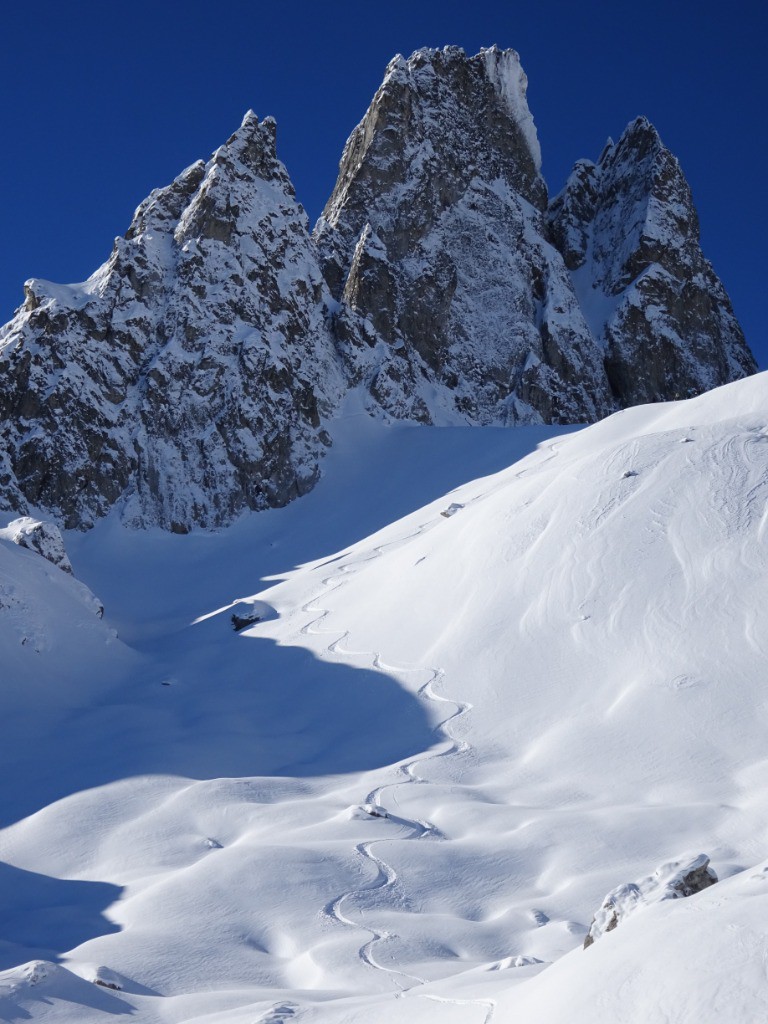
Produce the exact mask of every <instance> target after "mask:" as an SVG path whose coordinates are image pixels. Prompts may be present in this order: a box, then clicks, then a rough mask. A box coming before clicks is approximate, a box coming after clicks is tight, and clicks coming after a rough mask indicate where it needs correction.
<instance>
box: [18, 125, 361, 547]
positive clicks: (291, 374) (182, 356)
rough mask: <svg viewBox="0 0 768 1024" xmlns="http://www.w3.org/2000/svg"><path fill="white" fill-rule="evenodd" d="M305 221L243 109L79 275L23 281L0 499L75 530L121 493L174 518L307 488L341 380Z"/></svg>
mask: <svg viewBox="0 0 768 1024" xmlns="http://www.w3.org/2000/svg"><path fill="white" fill-rule="evenodd" d="M308 230H309V229H308V223H307V219H306V215H305V214H304V212H303V210H302V209H301V208H300V206H299V205H298V204H297V202H296V199H295V196H294V192H293V187H292V185H291V183H290V181H289V179H288V176H287V174H286V172H285V169H284V168H283V166H282V164H280V163H279V161H278V160H277V157H276V155H275V125H274V122H273V121H272V120H271V119H267V120H265V121H264V122H262V123H261V124H259V123H258V121H257V119H256V117H255V116H254V115H253V114H252V113H249V114H247V115H246V117H245V120H244V121H243V124H242V126H241V127H240V129H239V130H238V131H237V132H236V133H235V134H234V135H233V136H232V137H231V138H230V139H229V140H228V142H227V143H226V144H225V145H224V146H222V147H221V148H220V149H218V150H217V151H216V153H214V155H213V156H212V158H211V160H210V161H209V162H208V163H207V164H204V163H203V162H202V161H200V162H198V163H196V164H193V165H192V166H191V167H190V168H188V169H187V170H186V171H185V172H184V173H183V174H181V175H180V176H179V177H178V178H177V179H176V181H175V182H173V184H171V185H169V186H168V187H167V188H164V189H158V190H157V191H155V192H153V193H152V194H151V195H150V196H149V198H148V199H147V200H145V202H143V203H142V204H141V206H140V207H139V208H138V210H137V211H136V214H135V217H134V220H133V223H132V224H131V226H130V228H129V230H128V232H127V233H126V235H125V237H124V238H118V239H117V240H116V241H115V247H114V250H113V252H112V255H111V257H110V259H109V261H108V262H107V263H105V264H104V266H103V267H101V269H100V270H98V271H96V273H95V274H94V275H93V276H92V277H91V278H90V279H89V280H88V281H86V282H85V283H84V284H82V285H73V286H71V287H65V286H57V285H51V284H48V283H47V282H44V281H29V282H27V286H26V290H27V300H26V303H25V305H24V306H23V307H22V309H21V310H20V311H19V312H18V313H17V315H16V317H15V318H14V319H13V320H12V321H11V322H10V323H9V324H8V325H7V326H6V327H5V328H4V329H3V331H2V332H1V333H0V419H2V422H3V425H4V426H3V430H4V434H5V436H4V444H5V447H6V456H7V459H8V461H9V462H10V464H11V466H12V472H7V473H5V474H4V479H0V486H2V494H3V496H4V497H5V500H6V502H7V503H8V505H9V506H10V507H13V508H15V509H16V510H17V512H24V511H26V506H27V503H30V504H33V505H39V506H43V507H45V508H47V509H49V510H51V511H52V512H53V513H55V514H56V515H57V516H59V517H60V518H61V520H62V521H63V522H64V523H65V524H66V525H67V526H69V527H79V528H82V527H87V526H90V525H92V523H93V522H94V520H95V519H96V518H98V517H100V516H103V515H105V514H106V513H107V512H108V511H109V510H110V508H111V507H112V506H113V505H115V503H117V502H118V501H122V502H124V504H125V515H126V518H127V519H128V521H129V522H131V523H133V524H135V525H155V524H157V525H161V526H164V527H165V528H170V529H173V530H175V531H177V532H183V531H186V530H187V529H189V528H190V527H191V526H192V525H195V524H198V525H204V526H218V525H221V524H223V523H228V522H230V521H231V520H232V519H233V518H234V517H236V516H237V515H238V514H239V513H240V512H242V511H243V510H244V509H248V508H267V507H270V506H275V505H284V504H285V503H286V502H288V501H290V500H291V499H292V498H294V497H296V496H297V495H299V494H303V493H304V492H305V491H307V490H309V488H310V487H311V486H312V485H313V483H314V482H315V480H316V478H317V475H318V459H319V457H320V454H321V452H322V451H323V450H324V448H325V446H326V445H327V443H328V437H327V434H326V433H325V431H324V430H323V428H322V427H321V423H320V420H321V417H322V416H323V414H327V413H328V412H329V411H330V410H331V409H332V408H335V407H336V403H337V401H338V398H339V395H340V394H341V389H342V380H341V377H340V374H339V370H338V367H337V361H336V358H335V353H334V347H333V342H332V341H331V338H330V335H329V333H328V331H327V328H326V325H325V319H324V308H325V307H324V304H325V302H326V300H327V298H328V295H327V290H326V288H325V284H324V281H323V278H322V275H321V273H320V271H319V268H318V265H317V261H316V257H315V255H314V250H313V246H312V243H311V241H310V239H309V234H308ZM14 474H15V482H14Z"/></svg>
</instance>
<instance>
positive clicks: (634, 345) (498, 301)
mask: <svg viewBox="0 0 768 1024" xmlns="http://www.w3.org/2000/svg"><path fill="white" fill-rule="evenodd" d="M525 96H526V77H525V74H524V73H523V70H522V68H521V66H520V62H519V59H518V56H517V54H516V53H515V52H514V51H513V50H506V51H501V50H499V49H498V48H496V47H492V48H491V49H488V50H482V51H481V52H480V53H479V54H477V55H476V56H474V57H468V56H467V55H466V54H465V53H464V52H463V51H462V50H460V49H459V48H458V47H446V48H445V49H443V50H429V49H425V50H419V51H417V52H416V53H414V54H413V55H412V56H411V57H410V58H409V59H408V60H405V59H404V58H402V57H396V58H395V59H394V60H393V61H392V62H391V63H390V65H389V67H388V68H387V72H386V76H385V78H384V82H383V84H382V86H381V88H380V89H379V90H378V92H377V93H376V96H375V97H374V99H373V102H372V103H371V106H370V108H369V110H368V112H367V114H366V115H365V117H364V119H363V121H362V122H361V123H360V125H358V127H357V128H356V129H355V131H354V132H353V133H352V136H351V138H350V140H349V142H348V143H347V146H346V148H345V150H344V154H343V157H342V161H341V166H340V173H339V179H338V182H337V184H336V187H335V189H334V191H333V194H332V196H331V198H330V200H329V202H328V204H327V206H326V209H325V211H324V214H323V216H322V217H321V218H320V220H319V222H318V225H317V228H316V231H315V241H313V240H312V238H311V236H310V233H309V225H308V222H307V218H306V215H305V214H304V211H303V209H302V208H301V206H300V205H299V204H298V203H297V201H296V198H295V195H294V191H293V187H292V185H291V182H290V180H289V178H288V175H287V173H286V171H285V168H284V167H283V166H282V164H281V163H280V162H279V161H278V159H277V156H276V152H275V125H274V122H273V121H272V120H271V119H269V118H267V119H266V120H264V121H263V122H261V123H259V122H258V120H257V118H256V117H255V115H253V114H252V113H248V114H247V115H246V117H245V119H244V121H243V123H242V126H241V127H240V129H239V130H238V131H237V132H235V134H234V135H233V136H232V137H231V138H230V139H229V140H228V141H227V143H226V144H225V145H224V146H222V147H221V148H220V149H219V150H217V151H216V153H214V154H213V156H212V157H211V159H210V160H209V161H208V163H203V162H202V161H200V162H198V163H196V164H193V165H192V166H191V167H189V168H188V169H187V170H186V171H184V172H183V173H182V174H181V175H180V176H179V177H178V178H177V179H176V180H175V181H174V182H173V183H172V184H171V185H169V186H168V187H166V188H163V189H159V190H157V191H155V192H153V193H152V194H151V195H150V196H149V198H148V199H147V200H145V202H143V203H142V204H141V205H140V206H139V208H138V210H137V211H136V214H135V217H134V220H133V223H132V224H131V226H130V228H129V230H128V231H127V233H126V235H125V237H123V238H118V239H117V240H116V242H115V247H114V250H113V252H112V255H111V257H110V259H109V260H108V261H107V263H105V264H104V265H103V266H102V267H101V268H100V269H99V270H98V271H96V273H95V274H94V275H93V276H92V277H91V278H89V280H88V281H86V282H85V283H83V284H79V285H71V286H64V285H54V284H50V283H47V282H44V281H29V282H27V285H26V302H25V304H24V306H23V307H22V308H21V309H20V310H19V311H18V312H17V314H16V316H15V317H14V318H13V320H11V322H10V323H9V324H7V325H6V326H5V327H4V328H2V329H0V424H2V428H3V429H2V434H1V435H0V503H2V504H3V505H4V506H5V507H6V508H7V509H8V510H12V511H13V512H14V513H15V514H16V515H24V514H27V513H28V512H30V510H32V509H43V510H46V511H47V512H48V513H50V514H51V515H52V516H53V517H55V518H56V519H57V520H58V521H59V522H60V523H61V524H62V525H64V526H66V527H76V528H87V527H89V526H91V525H92V524H93V523H94V522H95V520H96V519H97V518H99V517H102V516H105V515H106V514H108V513H109V512H110V510H111V509H113V508H114V507H115V506H119V507H120V509H121V513H122V516H123V518H124V520H125V521H127V522H128V523H130V524H133V525H136V526H148V525H160V526H162V527H165V528H167V529H170V530H174V531H177V532H186V531H187V530H189V529H190V528H191V527H193V526H195V525H200V526H205V527H217V526H221V525H225V524H227V523H229V522H231V521H232V520H233V519H234V518H236V517H237V516H238V515H239V514H240V513H241V512H243V511H244V510H247V509H264V508H269V507H275V506H280V505H284V504H285V503H287V502H288V501H290V500H291V499H292V498H295V497H297V496H298V495H301V494H303V493H304V492H305V491H307V490H308V489H309V488H310V487H312V485H313V484H314V482H315V481H316V479H317V477H318V474H319V464H320V458H321V456H322V453H323V451H324V449H325V447H326V446H327V445H328V443H329V435H328V433H327V432H326V429H325V424H326V423H327V422H328V420H329V419H330V418H332V417H333V416H334V414H335V413H336V412H337V411H338V408H339V403H340V400H341V398H342V397H343V395H344V394H345V393H346V392H347V391H348V390H349V389H350V388H359V389H360V390H361V391H362V393H363V394H364V396H365V400H366V402H367V405H368V407H369V409H370V411H371V412H372V413H373V414H374V415H382V414H384V415H386V416H392V417H396V418H403V419H410V420H415V421H419V422H424V423H481V424H487V423H494V424H507V423H517V422H550V423H563V422H585V421H592V420H595V419H598V418H600V417H601V416H603V415H605V414H607V413H609V412H611V411H613V410H615V409H617V408H620V407H623V406H626V405H630V404H633V403H637V402H646V401H656V400H660V399H669V398H678V397H686V396H688V395H691V394H694V393H697V392H699V391H702V390H705V389H707V388H710V387H714V386H716V385H718V384H723V383H725V382H727V381H729V380H733V379H735V378H737V377H740V376H744V375H745V374H748V373H751V372H753V370H754V369H755V364H754V360H753V359H752V356H751V354H750V353H749V350H748V349H747V347H746V345H745V343H744V339H743V336H742V334H741V331H740V328H739V326H738V324H737V322H736V320H735V318H734V316H733V312H732V310H731V306H730V303H729V301H728V297H727V295H726V293H725V291H724V289H723V287H722V285H721V284H720V282H719V281H718V279H717V277H716V276H715V275H714V272H713V271H712V268H711V267H710V265H709V264H708V263H707V261H706V260H705V259H704V257H703V256H702V254H701V250H700V247H699V242H698V224H697V219H696V213H695V210H694V208H693V205H692V202H691V196H690V190H689V188H688V185H687V183H686V181H685V178H684V177H683V175H682V172H681V171H680V168H679V166H678V164H677V161H676V160H675V159H674V157H672V156H671V154H670V153H669V151H668V150H666V149H665V148H664V146H663V145H662V143H661V141H660V140H659V137H658V135H657V134H656V132H655V130H654V129H653V128H652V127H651V125H649V124H648V122H647V121H645V120H643V119H639V120H638V121H636V122H634V123H633V124H632V125H630V127H629V128H628V129H627V131H626V132H625V133H624V135H623V136H622V138H621V139H620V141H619V143H618V144H617V145H615V146H614V145H613V144H610V145H609V146H607V147H606V149H605V151H604V153H603V154H602V156H601V157H600V159H599V161H598V162H597V164H592V163H590V162H588V161H581V162H580V163H579V164H577V166H576V168H575V170H574V173H573V174H572V176H571V178H570V180H569V182H568V184H567V186H566V188H565V189H564V191H563V192H562V193H561V194H560V195H559V196H558V197H557V198H556V199H555V200H554V201H553V203H552V204H550V205H549V207H548V205H547V190H546V186H545V183H544V180H543V178H542V177H541V173H540V169H539V168H540V153H539V144H538V140H537V136H536V129H535V126H534V123H533V119H532V117H531V114H530V112H529V110H528V106H527V102H526V98H525Z"/></svg>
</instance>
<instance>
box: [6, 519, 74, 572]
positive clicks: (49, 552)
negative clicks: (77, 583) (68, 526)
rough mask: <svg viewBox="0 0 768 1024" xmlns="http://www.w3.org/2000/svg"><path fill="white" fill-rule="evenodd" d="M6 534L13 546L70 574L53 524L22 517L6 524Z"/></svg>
mask: <svg viewBox="0 0 768 1024" xmlns="http://www.w3.org/2000/svg"><path fill="white" fill-rule="evenodd" d="M8 533H9V534H10V537H11V540H12V541H13V543H14V544H18V545H19V547H22V548H27V549H28V550H29V551H34V552H35V553H36V554H38V555H42V556H43V558H45V559H47V560H48V561H49V562H51V563H52V564H53V565H55V566H56V567H57V568H58V569H61V570H62V571H63V572H68V573H69V574H70V576H71V575H73V573H72V564H71V562H70V561H69V558H68V556H67V552H66V550H65V548H64V541H63V539H62V536H61V531H60V530H59V528H58V526H56V524H55V523H48V522H41V521H39V520H37V519H32V518H31V517H30V516H22V517H21V518H20V519H14V520H13V522H12V523H9V524H8Z"/></svg>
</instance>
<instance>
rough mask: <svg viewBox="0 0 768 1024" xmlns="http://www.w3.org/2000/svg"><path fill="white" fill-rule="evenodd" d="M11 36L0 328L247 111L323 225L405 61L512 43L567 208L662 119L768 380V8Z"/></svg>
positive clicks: (310, 10)
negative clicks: (367, 124) (766, 306)
mask: <svg viewBox="0 0 768 1024" xmlns="http://www.w3.org/2000/svg"><path fill="white" fill-rule="evenodd" d="M3 22H4V25H3V33H2V41H0V95H1V96H2V100H3V102H2V104H0V138H2V140H3V143H4V159H3V162H2V184H3V198H4V202H3V204H2V207H0V252H2V259H1V260H0V322H2V321H4V320H5V319H7V318H8V317H10V315H11V313H12V311H13V309H14V308H15V307H16V306H17V305H18V304H19V302H20V301H21V299H22V283H23V281H24V279H25V278H27V277H32V276H35V277H44V278H49V279H52V280H55V281H63V282H69V281H75V280H81V279H82V278H84V277H86V276H88V274H89V273H91V272H92V271H93V270H94V269H95V268H96V267H97V266H98V265H99V264H100V263H101V262H102V261H103V260H104V259H105V258H106V257H107V256H108V254H109V251H110V248H111V244H112V239H113V237H114V236H115V235H117V234H122V233H123V232H124V231H125V230H126V228H127V226H128V223H129V221H130V218H131V214H132V212H133V209H134V208H135V207H136V205H137V204H138V203H139V202H140V201H141V200H142V199H143V198H144V196H145V195H146V194H147V193H148V192H149V191H150V190H151V189H152V188H155V187H157V186H159V185H163V184H166V183H167V182H168V181H169V180H171V179H172V178H173V177H175V175H176V174H177V173H178V172H179V171H180V170H181V169H182V168H183V167H185V166H186V165H188V164H190V163H191V162H192V161H193V160H196V159H198V158H199V157H207V156H208V155H209V154H210V152H211V151H212V150H213V149H215V148H216V147H217V146H218V145H220V144H221V143H222V142H223V141H224V140H225V138H226V137H227V136H228V135H229V134H230V133H231V132H232V131H233V130H234V129H235V128H236V127H237V125H238V124H239V122H240V120H241V117H242V115H243V113H244V112H245V110H246V109H248V108H249V107H252V108H253V109H254V110H255V111H256V113H257V114H258V115H259V116H266V115H267V114H271V115H273V116H275V117H276V118H277V121H278V151H279V154H280V156H281V158H282V159H283V161H284V162H285V164H286V165H287V167H288V170H289V172H290V173H291V176H292V178H293V180H294V183H295V185H296V190H297V193H298V196H299V199H300V200H301V201H302V202H303V203H304V205H305V206H306V208H307V210H308V211H309V213H310V216H311V217H312V218H313V219H314V218H315V217H316V216H317V214H318V213H319V212H320V210H321V209H322V206H323V204H324V202H325V200H326V198H327V197H328V195H329V194H330V191H331V189H332V187H333V183H334V180H335V176H336V169H337V165H338V160H339V157H340V155H341V150H342V148H343V145H344V142H345V140H346V138H347V136H348V135H349V132H350V131H351V129H352V128H353V127H354V125H355V124H356V123H357V121H359V119H360V118H361V117H362V115H363V113H364V112H365V109H366V107H367V105H368V102H369V101H370V99H371V97H372V95H373V93H374V91H375V90H376V88H377V86H378V84H379V82H380V80H381V77H382V73H383V70H384V67H385V66H386V64H387V62H388V60H389V59H390V57H391V56H392V55H393V54H395V53H397V52H401V53H405V54H408V53H410V52H411V51H412V50H414V49H415V48H417V47H419V46H425V45H430V46H442V45H444V44H446V43H456V44H458V45H460V46H463V47H464V48H465V49H467V50H468V51H471V52H473V53H474V52H476V51H477V50H478V49H479V48H480V47H481V46H484V45H490V44H491V43H494V42H495V43H498V44H499V45H500V46H512V47H514V48H515V49H516V50H518V52H519V53H520V55H521V58H522V61H523V66H524V67H525V69H526V71H527V73H528V78H529V93H528V97H529V102H530V106H531V109H532V111H533V115H534V118H535V120H536V124H537V127H538V130H539V138H540V140H541V144H542V150H543V157H544V167H543V172H544V175H545V177H546V179H547V182H548V184H549V188H550V192H552V193H555V192H557V191H558V190H559V188H560V187H561V186H562V184H563V182H564V180H565V178H566V176H567V174H568V172H569V169H570V167H571V165H572V164H573V162H574V161H575V160H576V159H578V158H579V157H582V156H587V157H591V158H593V159H594V158H595V157H596V156H597V155H598V153H599V151H600V149H601V148H602V146H603V143H604V141H605V139H606V137H607V136H609V135H611V136H614V137H616V136H618V135H619V134H620V132H621V131H622V129H623V128H624V126H625V125H626V124H627V122H628V121H630V120H631V119H632V118H634V117H635V116H637V115H638V114H645V115H646V116H648V117H649V118H650V119H651V121H653V122H654V124H655V125H656V126H657V128H658V129H659V131H660V133H661V136H662V138H663V139H664V141H665V142H666V144H667V145H668V146H669V148H670V149H671V150H672V151H673V152H674V153H675V154H676V155H677V156H678V157H679V159H680V161H681V163H682V165H683V168H684V170H685V172H686V174H687V176H688V179H689V181H690V182H691V186H692V188H693V193H694V199H695V201H696V205H697V208H698V210H699V216H700V220H701V226H702V240H703V247H704V251H705V253H706V255H707V256H708V257H709V259H710V260H711V261H712V262H713V264H714V266H715V269H716V271H717V272H718V273H719V275H720V276H721V277H722V279H723V281H724V283H725V285H726V288H727V289H728V291H729V293H730V295H731V298H732V300H733V303H734V307H735V309H736V313H737V315H738V316H739V318H740V320H741V322H742V325H743V326H744V329H745V331H746V334H747V338H748V340H749V342H750V344H751V345H752V348H753V350H754V351H755V353H756V355H757V356H758V359H759V361H760V364H761V367H768V334H767V333H766V331H765V330H764V327H763V315H762V308H761V307H762V293H763V292H764V290H765V284H764V282H765V277H766V270H767V269H768V267H767V266H766V263H767V261H766V256H765V251H766V250H765V244H764V238H765V235H766V228H767V227H768V217H767V216H766V204H765V201H764V199H763V193H764V182H763V168H764V164H765V161H766V156H767V155H768V154H767V153H766V148H767V147H766V133H765V120H766V109H768V102H767V101H768V87H767V86H766V74H765V57H764V51H765V47H766V44H767V43H768V9H767V8H766V5H765V4H764V3H763V2H759V0H740V2H739V0H737V2H735V3H731V4H722V3H713V2H711V0H702V2H699V3H694V2H692V0H680V2H677V3H675V4H670V3H669V2H668V0H667V2H660V0H646V2H644V3H642V4H639V3H623V2H621V0H618V2H613V3H609V2H600V0H586V2H581V3H573V2H566V0H553V2H549V3H535V2H533V0H528V2H527V3H525V4H523V3H517V2H509V0H508V2H506V3H502V2H491V0H473V2H472V3H468V2H463V3H458V2H454V0H442V2H433V0H426V2H420V3H417V2H416V0H411V2H410V3H409V2H404V0H389V2H387V3H386V4H384V3H380V4H375V3H370V2H366V0H358V2H357V3H351V2H348V0H341V2H326V3H319V2H306V0H295V2H293V3H274V2H271V3H261V2H257V0H252V2H245V0H219V3H218V4H212V3H211V2H210V0H207V2H205V3H203V2H199V0H186V2H184V3H181V2H167V0H156V2H155V3H149V2H147V0H133V2H131V3H130V4H117V3H104V2H103V0H102V2H100V3H92V2H90V0H82V2H78V3H72V2H71V0H70V2H65V0H58V2H55V3H54V2H52V0H41V2H38V3H36V4H34V5H22V4H15V5H8V6H7V7H6V8H5V9H4V12H3Z"/></svg>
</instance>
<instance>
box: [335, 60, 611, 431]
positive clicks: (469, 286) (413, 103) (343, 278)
mask: <svg viewBox="0 0 768 1024" xmlns="http://www.w3.org/2000/svg"><path fill="white" fill-rule="evenodd" d="M525 86H526V79H525V75H524V74H523V71H522V69H521V67H520V63H519V59H518V57H517V54H516V53H515V52H514V51H512V50H508V51H504V52H502V51H499V50H498V49H496V48H493V49H491V50H485V51H482V52H481V53H479V54H478V55H476V56H475V57H467V56H466V55H465V54H464V52H463V51H462V50H460V49H458V48H457V47H448V48H446V49H444V50H419V51H417V52H416V53H414V54H413V55H412V56H411V57H410V58H409V59H408V60H404V59H403V58H402V57H397V58H395V60H394V61H392V63H391V64H390V65H389V67H388V69H387V74H386V77H385V79H384V82H383V84H382V86H381V88H380V89H379V91H378V92H377V94H376V96H375V97H374V99H373V102H372V103H371V106H370V108H369V110H368V112H367V114H366V115H365V117H364V119H363V121H362V122H361V123H360V124H359V125H358V127H357V128H356V129H355V131H354V132H353V134H352V136H351V137H350V139H349V142H348V143H347V146H346V148H345V150H344V155H343V157H342V160H341V165H340V171H339V178H338V181H337V184H336V187H335V189H334V192H333V195H332V196H331V198H330V200H329V202H328V205H327V206H326V209H325V211H324V214H323V216H322V217H321V219H320V221H319V222H318V225H317V227H316V231H315V237H316V240H317V243H318V246H319V249H320V251H321V254H322V257H323V262H324V269H325V273H326V276H327V279H328V281H329V283H330V285H331V288H332V290H333V293H334V296H335V297H336V298H337V299H338V300H339V302H340V310H339V312H338V315H337V317H336V329H337V333H338V336H339V339H340V342H341V344H342V345H343V347H344V351H345V355H346V358H347V363H348V366H349V372H350V374H351V375H352V378H353V380H355V381H362V382H363V383H364V384H365V385H366V387H367V389H368V391H369V393H370V396H371V404H372V405H374V406H379V407H382V408H384V409H385V410H386V411H387V412H389V413H391V414H392V415H395V416H398V417H404V418H411V419H416V420H420V421H423V422H446V421H447V422H474V423H494V422H498V423H507V422H516V421H528V422H531V421H533V422H537V421H539V422H540V421H542V420H544V421H547V422H575V421H580V420H581V421H583V420H585V419H587V420H593V419H596V418H598V417H599V416H600V415H603V414H604V413H605V412H607V411H608V410H609V409H610V408H611V396H610V392H609V389H608V387H607V382H606V380H605V376H604V373H603V369H602V353H601V351H600V349H599V348H598V346H597V345H596V344H595V342H594V341H593V339H592V337H591V335H590V333H589V330H588V328H587V325H586V323H585V321H584V318H583V316H582V314H581V311H580V310H579V307H578V303H577V301H576V298H575V296H574V293H573V290H572V288H571V284H570V281H569V279H568V275H567V273H566V270H565V267H564V266H563V262H562V259H561V257H560V255H559V254H558V253H557V252H556V251H555V250H554V249H553V247H552V246H551V245H549V244H548V242H547V241H546V240H545V237H544V236H545V229H544V222H543V219H542V210H543V209H544V208H545V206H546V186H545V184H544V181H543V179H542V178H541V175H540V174H539V165H540V152H539V145H538V140H537V138H536V131H535V127H534V125H533V120H532V118H531V115H530V112H529V110H528V107H527V104H526V101H525Z"/></svg>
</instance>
